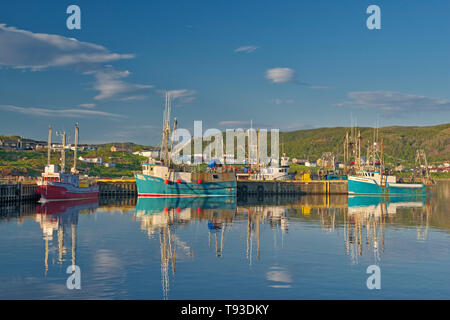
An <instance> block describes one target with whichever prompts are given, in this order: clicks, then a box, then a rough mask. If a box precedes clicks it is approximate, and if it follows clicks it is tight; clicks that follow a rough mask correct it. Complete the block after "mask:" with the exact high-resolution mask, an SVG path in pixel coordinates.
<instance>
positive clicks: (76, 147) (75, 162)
mask: <svg viewBox="0 0 450 320" xmlns="http://www.w3.org/2000/svg"><path fill="white" fill-rule="evenodd" d="M78 132H79V128H78V122H77V123H76V124H75V150H74V154H73V168H72V173H73V174H76V173H77V150H78Z"/></svg>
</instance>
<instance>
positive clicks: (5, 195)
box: [0, 183, 39, 204]
mask: <svg viewBox="0 0 450 320" xmlns="http://www.w3.org/2000/svg"><path fill="white" fill-rule="evenodd" d="M38 199H39V194H38V193H37V185H36V184H31V183H30V184H28V183H27V184H22V183H17V184H0V203H2V204H3V203H11V202H20V201H27V200H38Z"/></svg>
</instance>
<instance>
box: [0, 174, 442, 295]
mask: <svg viewBox="0 0 450 320" xmlns="http://www.w3.org/2000/svg"><path fill="white" fill-rule="evenodd" d="M449 200H450V182H441V183H439V184H438V185H437V186H436V188H435V191H434V192H433V193H432V194H431V195H429V196H427V197H426V198H395V199H393V198H391V199H379V198H373V197H368V198H367V197H356V198H355V197H353V198H347V196H345V197H337V196H336V197H328V198H327V197H323V196H318V197H311V196H308V197H297V198H268V197H266V198H247V199H238V200H237V201H230V200H228V201H219V200H217V199H206V200H204V199H187V200H176V199H170V200H164V199H139V200H137V201H136V200H135V199H123V200H111V201H105V200H101V203H100V204H99V203H97V202H95V203H79V202H78V203H53V204H49V205H43V206H40V205H36V204H24V205H22V206H21V207H0V298H1V299H418V298H425V299H432V298H433V299H449V298H450V212H449V209H450V202H449ZM72 264H76V265H77V266H79V267H80V270H81V289H80V290H69V289H67V287H66V280H67V278H68V277H69V276H70V274H67V273H66V270H67V268H68V267H69V266H71V265H72ZM374 264H375V265H378V266H379V267H380V269H381V289H380V290H369V289H368V288H367V285H366V281H367V278H368V277H369V276H370V274H367V273H366V270H367V267H368V266H370V265H374Z"/></svg>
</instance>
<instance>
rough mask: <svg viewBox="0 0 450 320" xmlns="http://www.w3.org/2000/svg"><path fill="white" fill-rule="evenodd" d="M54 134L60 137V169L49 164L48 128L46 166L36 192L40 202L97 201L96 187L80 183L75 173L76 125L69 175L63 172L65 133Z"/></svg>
mask: <svg viewBox="0 0 450 320" xmlns="http://www.w3.org/2000/svg"><path fill="white" fill-rule="evenodd" d="M56 134H57V135H59V136H61V137H62V146H61V167H59V166H58V165H55V164H51V163H50V155H51V137H52V131H51V127H49V129H48V154H47V155H48V159H47V165H46V166H45V170H44V172H43V173H42V176H41V177H40V179H39V181H38V183H37V185H38V188H37V192H38V193H39V194H40V195H41V202H45V201H64V200H83V199H97V198H98V186H97V185H95V184H93V185H91V184H89V183H80V177H79V173H78V171H77V147H78V124H76V125H75V151H74V160H73V161H74V163H73V167H72V169H71V172H70V173H66V172H65V167H66V165H65V159H66V157H65V149H66V133H65V132H63V133H60V134H59V133H56Z"/></svg>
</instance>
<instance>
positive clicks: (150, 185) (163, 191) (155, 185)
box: [136, 174, 237, 197]
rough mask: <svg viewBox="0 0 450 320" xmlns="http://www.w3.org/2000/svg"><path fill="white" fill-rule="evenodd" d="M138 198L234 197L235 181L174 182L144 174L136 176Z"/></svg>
mask: <svg viewBox="0 0 450 320" xmlns="http://www.w3.org/2000/svg"><path fill="white" fill-rule="evenodd" d="M136 186H137V191H138V196H139V197H221V196H236V190H237V183H236V180H231V181H217V182H202V183H195V182H180V183H177V182H174V181H170V182H169V181H167V183H166V181H164V180H163V179H160V178H157V177H153V176H148V175H144V174H138V175H136Z"/></svg>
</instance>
